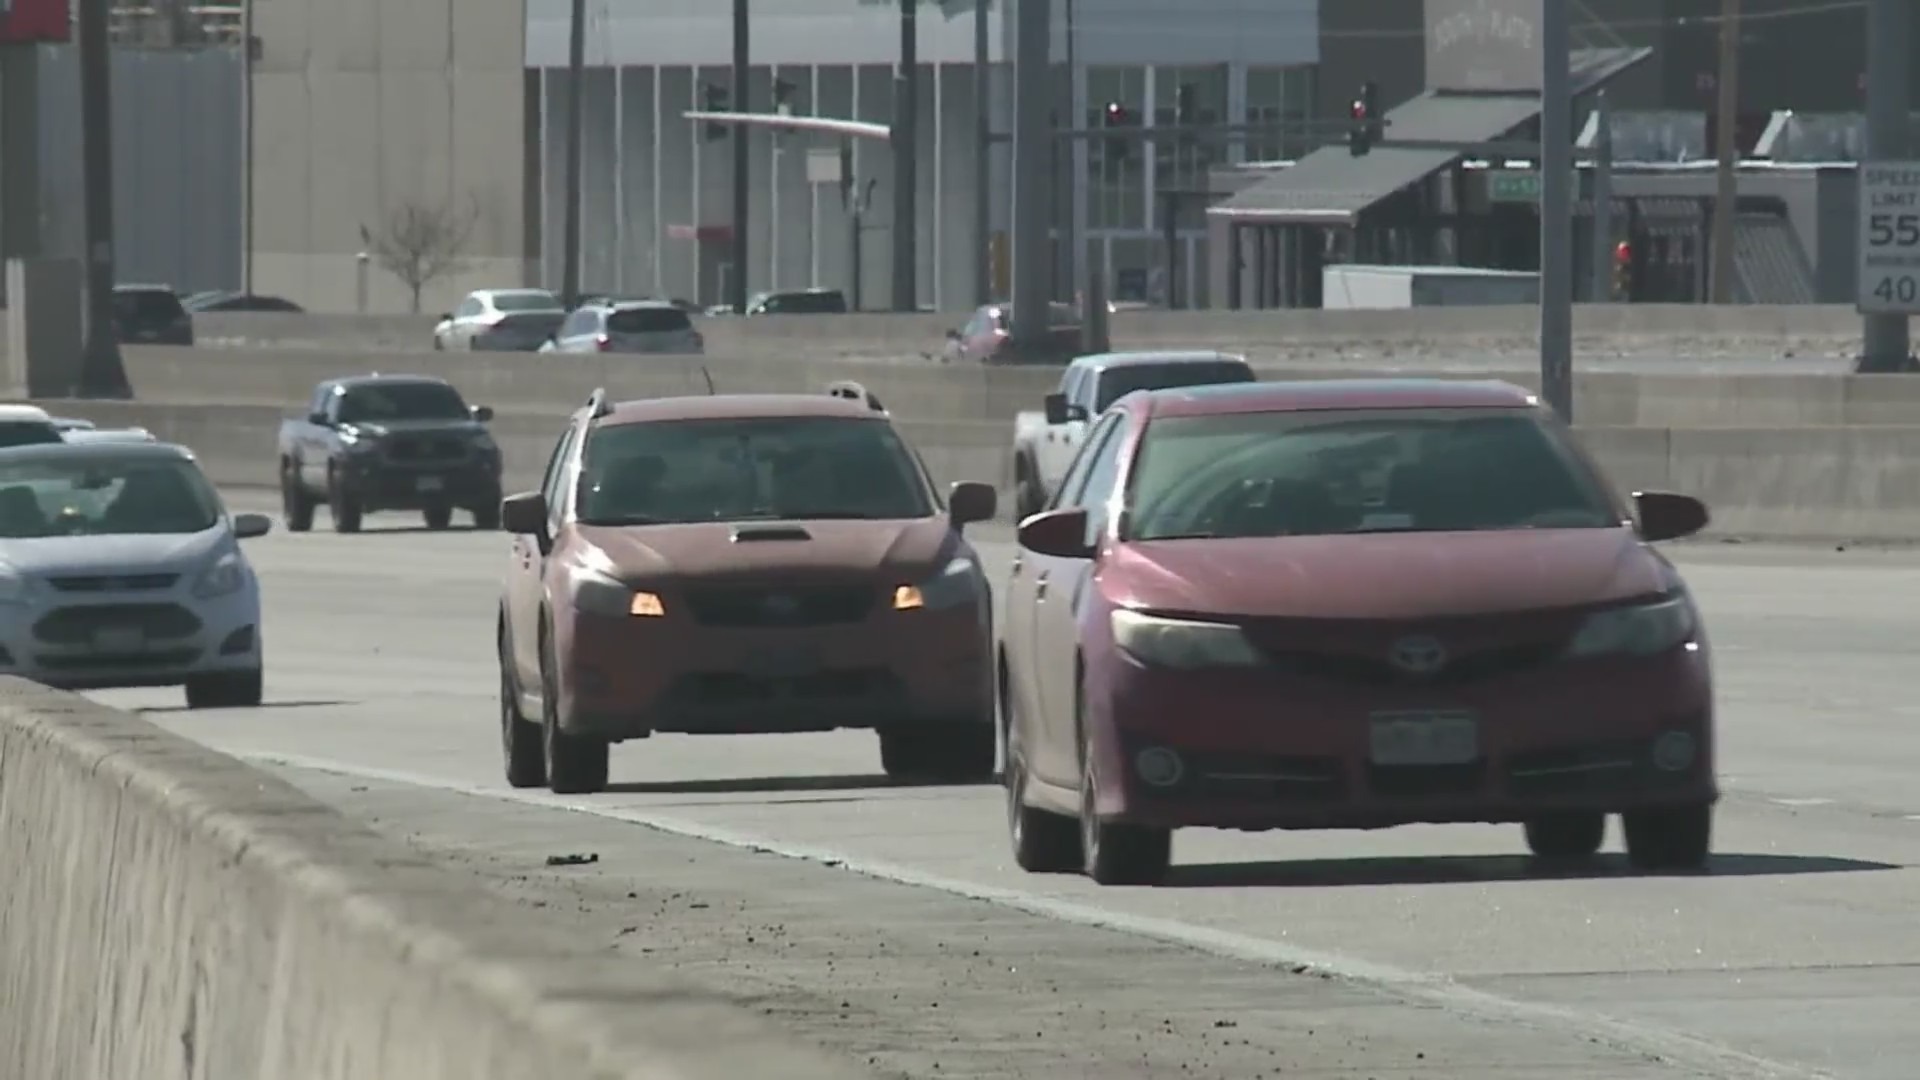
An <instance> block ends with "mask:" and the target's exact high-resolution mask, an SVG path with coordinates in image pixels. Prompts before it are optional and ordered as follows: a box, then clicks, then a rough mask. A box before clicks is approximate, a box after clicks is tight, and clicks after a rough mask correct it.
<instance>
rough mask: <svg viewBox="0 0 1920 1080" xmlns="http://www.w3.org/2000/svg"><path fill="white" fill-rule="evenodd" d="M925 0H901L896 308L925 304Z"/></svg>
mask: <svg viewBox="0 0 1920 1080" xmlns="http://www.w3.org/2000/svg"><path fill="white" fill-rule="evenodd" d="M919 88H920V0H900V71H899V74H898V75H897V76H896V77H895V79H894V92H893V310H895V311H914V310H916V309H918V308H919V306H920V290H919V283H918V282H917V281H916V280H915V278H916V276H917V275H916V273H915V271H917V270H919V265H918V262H919V253H918V251H917V248H918V247H919V245H918V244H917V243H916V241H917V240H918V239H919V235H918V234H919V231H920V215H919V210H918V207H917V205H916V204H917V203H918V202H919V199H918V196H919V194H920V174H919V169H918V168H917V166H918V164H919V154H918V150H919V147H920V94H919Z"/></svg>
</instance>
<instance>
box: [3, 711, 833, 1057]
mask: <svg viewBox="0 0 1920 1080" xmlns="http://www.w3.org/2000/svg"><path fill="white" fill-rule="evenodd" d="M0 865H4V866H6V868H7V887H6V889H5V891H4V893H0V979H4V986H5V1001H6V1007H5V1008H4V1009H0V1076H6V1077H9V1078H19V1080H105V1078H110V1077H112V1078H118V1077H128V1078H131V1077H142V1078H148V1077H151V1078H161V1077H248V1078H252V1077H261V1078H266V1077H271V1078H273V1080H372V1078H396V1080H397V1078H401V1077H405V1078H407V1080H560V1078H563V1077H564V1078H583V1080H584V1078H589V1077H591V1078H604V1080H642V1078H645V1080H739V1078H742V1077H773V1076H778V1077H782V1078H784V1080H855V1078H856V1077H859V1076H861V1075H863V1074H862V1073H860V1072H858V1071H856V1070H855V1069H854V1068H852V1067H851V1066H850V1065H843V1064H840V1063H838V1062H835V1061H832V1060H829V1059H828V1058H827V1057H825V1056H824V1054H822V1053H821V1052H818V1051H816V1050H814V1049H812V1048H810V1047H805V1046H802V1045H800V1044H799V1043H797V1042H793V1041H789V1040H788V1039H787V1038H785V1037H784V1036H782V1035H781V1034H780V1033H778V1032H776V1031H774V1030H773V1029H771V1028H769V1027H767V1026H766V1025H765V1024H764V1023H763V1022H762V1021H761V1020H760V1019H759V1018H758V1017H755V1016H752V1015H750V1014H749V1013H748V1012H747V1011H745V1010H744V1009H741V1008H737V1007H735V1006H734V1005H732V1004H731V1003H728V1002H725V1001H722V1000H717V999H715V998H713V997H711V996H708V995H703V994H702V993H700V992H698V991H696V990H692V989H690V988H688V987H686V986H684V985H680V984H677V983H674V982H671V981H669V980H666V979H663V978H660V977H659V976H658V975H657V974H656V973H654V972H652V971H650V970H648V969H645V968H642V967H639V966H638V965H636V964H634V963H633V962H632V961H631V960H615V959H613V958H610V957H608V955H607V953H606V950H605V948H604V946H602V945H601V944H599V943H597V942H592V941H584V940H578V939H575V938H573V937H572V936H570V935H566V934H563V933H561V932H559V931H557V930H555V929H553V928H552V927H550V926H548V925H545V924H543V923H542V922H541V921H539V920H536V919H532V918H529V917H528V916H527V914H526V913H525V912H522V911H520V910H518V909H516V908H514V907H513V906H512V905H509V904H508V903H506V902H505V901H504V900H500V899H497V898H494V897H492V896H491V895H489V894H487V893H485V892H484V891H483V890H480V889H476V888H475V887H474V883H473V882H471V881H469V880H467V879H466V878H464V877H458V876H455V875H454V874H453V873H452V872H451V871H445V870H441V869H439V868H437V867H435V866H433V865H431V864H429V863H427V862H426V861H425V860H424V859H423V858H422V857H420V856H419V855H416V854H414V853H413V852H411V851H410V850H408V849H406V848H404V847H402V846H400V845H399V844H397V843H395V842H393V841H389V840H386V839H384V838H382V837H380V836H377V835H375V834H374V833H373V832H371V831H370V830H368V829H367V828H365V827H363V826H361V825H358V824H355V823H351V822H349V821H348V820H347V819H345V818H343V817H341V816H340V815H339V814H337V813H336V812H335V811H333V810H331V809H328V808H326V807H324V806H322V805H321V804H319V803H318V802H315V801H314V800H312V799H310V798H308V797H307V796H305V795H303V794H301V793H300V792H298V791H296V790H295V789H294V788H292V787H291V786H289V785H287V784H285V783H284V782H282V781H280V780H277V779H275V778H272V777H269V776H267V775H265V774H263V773H261V772H259V771H257V770H254V769H251V768H248V767H247V766H245V765H243V764H241V763H240V762H237V761H235V760H233V759H231V758H228V757H226V756H224V755H222V754H219V753H217V752H215V751H212V750H209V749H206V748H204V747H202V746H200V745H198V744H196V743H191V742H188V741H186V740H185V739H182V738H179V737H177V736H174V735H170V734H168V733H166V732H163V731H161V730H160V729H159V728H157V727H155V726H154V725H152V724H149V723H147V722H146V721H144V720H141V719H139V718H137V717H134V716H131V715H128V714H125V713H120V712H117V711H114V710H110V709H107V708H105V707H102V706H99V705H96V704H93V703H92V702H90V701H88V700H86V699H84V698H81V697H78V696H76V695H69V694H61V693H56V692H54V691H50V690H46V689H44V688H41V687H38V686H35V685H33V684H31V683H27V682H24V681H22V680H19V679H13V678H6V679H0Z"/></svg>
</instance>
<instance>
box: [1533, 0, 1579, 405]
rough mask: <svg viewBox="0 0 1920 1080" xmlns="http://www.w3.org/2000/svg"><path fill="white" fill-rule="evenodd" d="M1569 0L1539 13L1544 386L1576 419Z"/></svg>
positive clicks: (1549, 0) (1552, 2)
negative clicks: (1574, 407) (1574, 392)
mask: <svg viewBox="0 0 1920 1080" xmlns="http://www.w3.org/2000/svg"><path fill="white" fill-rule="evenodd" d="M1567 3H1568V0H1545V2H1544V3H1543V4H1542V5H1541V12H1540V55H1541V58H1542V70H1541V73H1540V75H1541V78H1540V389H1541V393H1542V394H1543V395H1544V396H1545V397H1546V399H1547V404H1548V405H1550V406H1552V408H1553V409H1554V411H1556V412H1558V413H1559V414H1560V418H1561V419H1563V420H1565V421H1566V422H1567V423H1572V422H1573V228H1572V224H1573V86H1572V83H1573V74H1572V71H1571V69H1570V66H1569V63H1568V49H1569V46H1570V43H1571V37H1572V35H1571V32H1570V28H1569V26H1568V21H1569V20H1568V14H1567Z"/></svg>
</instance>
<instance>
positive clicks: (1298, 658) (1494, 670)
mask: <svg viewBox="0 0 1920 1080" xmlns="http://www.w3.org/2000/svg"><path fill="white" fill-rule="evenodd" d="M1243 625H1244V627H1245V629H1246V634H1247V637H1248V639H1249V640H1250V641H1252V642H1253V644H1254V646H1255V647H1256V648H1258V649H1259V650H1260V651H1261V652H1262V653H1264V654H1265V655H1266V656H1267V657H1268V658H1269V659H1270V660H1271V661H1272V662H1273V664H1274V666H1275V667H1278V668H1280V669H1282V670H1284V671H1288V672H1291V673H1294V674H1299V675H1303V676H1310V677H1314V678H1321V679H1329V680H1333V681H1337V682H1346V683H1357V684H1361V685H1367V686H1408V685H1414V686H1436V685H1440V686H1457V685H1461V684H1465V683H1474V682H1481V681H1484V680H1488V679H1498V678H1502V677H1506V676H1510V675H1517V674H1521V673H1523V672H1527V671H1533V670H1537V669H1540V668H1544V667H1548V666H1550V665H1552V664H1554V663H1556V662H1557V661H1558V660H1559V658H1560V657H1561V655H1562V654H1563V653H1564V651H1565V649H1566V646H1567V642H1568V641H1569V640H1571V638H1572V635H1573V631H1574V626H1575V621H1574V620H1573V619H1570V618H1569V617H1567V616H1565V615H1559V614H1550V615H1542V616H1509V617H1502V618H1499V619H1452V620H1445V621H1437V622H1433V623H1426V624H1404V623H1402V624H1388V625H1383V624H1381V623H1376V622H1361V621H1353V620H1344V621H1340V620H1292V619H1287V620H1253V621H1249V622H1246V623H1243ZM1412 661H1418V662H1412Z"/></svg>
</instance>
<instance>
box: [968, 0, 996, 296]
mask: <svg viewBox="0 0 1920 1080" xmlns="http://www.w3.org/2000/svg"><path fill="white" fill-rule="evenodd" d="M987 10H988V0H974V2H973V101H974V105H973V116H974V144H973V155H974V158H973V302H974V303H975V304H976V305H985V304H990V303H992V302H993V268H992V266H991V265H989V264H990V263H991V262H992V257H993V69H992V64H991V60H992V56H993V54H992V52H990V51H989V50H988V48H987V42H988V38H989V34H988V32H987V31H988V21H987Z"/></svg>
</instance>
